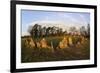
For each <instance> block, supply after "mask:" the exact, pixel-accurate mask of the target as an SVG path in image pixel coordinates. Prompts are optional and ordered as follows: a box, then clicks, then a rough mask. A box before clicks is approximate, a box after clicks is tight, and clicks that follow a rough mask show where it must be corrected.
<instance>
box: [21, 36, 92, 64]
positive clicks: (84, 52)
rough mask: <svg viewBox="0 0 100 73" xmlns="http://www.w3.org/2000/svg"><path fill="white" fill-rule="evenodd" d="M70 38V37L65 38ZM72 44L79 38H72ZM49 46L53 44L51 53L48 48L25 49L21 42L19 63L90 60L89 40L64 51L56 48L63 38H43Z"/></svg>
mask: <svg viewBox="0 0 100 73" xmlns="http://www.w3.org/2000/svg"><path fill="white" fill-rule="evenodd" d="M66 37H70V36H66ZM72 38H73V43H75V42H76V41H77V39H78V38H79V37H77V36H76V37H73V36H72ZM33 39H34V38H33ZM41 39H42V38H37V39H34V41H40V40H41ZM45 39H46V40H47V42H48V45H50V42H51V41H52V42H53V47H54V49H53V51H52V49H50V48H27V47H25V45H24V41H23V40H22V41H21V43H22V44H21V62H22V63H28V62H46V61H64V60H66V61H67V60H86V59H89V58H90V40H89V39H87V40H85V41H84V43H82V44H79V45H77V44H76V45H73V46H69V47H67V48H64V49H60V48H56V47H57V46H58V44H59V42H60V41H61V40H62V39H63V36H55V37H45Z"/></svg>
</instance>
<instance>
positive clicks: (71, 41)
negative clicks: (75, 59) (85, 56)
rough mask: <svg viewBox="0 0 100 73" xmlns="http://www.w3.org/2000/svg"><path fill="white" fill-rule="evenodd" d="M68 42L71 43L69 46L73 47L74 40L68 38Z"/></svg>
mask: <svg viewBox="0 0 100 73" xmlns="http://www.w3.org/2000/svg"><path fill="white" fill-rule="evenodd" d="M68 41H69V45H70V46H72V45H73V40H72V38H71V37H69V38H68Z"/></svg>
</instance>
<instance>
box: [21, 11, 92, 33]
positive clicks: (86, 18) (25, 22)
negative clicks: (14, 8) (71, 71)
mask: <svg viewBox="0 0 100 73" xmlns="http://www.w3.org/2000/svg"><path fill="white" fill-rule="evenodd" d="M36 21H44V22H46V21H52V22H62V23H65V25H69V24H74V25H75V26H77V24H78V25H84V26H87V24H90V13H87V12H85V13H83V12H81V13H80V12H63V11H62V12H58V11H57V12H56V11H39V10H37V11H36V10H21V24H22V32H27V31H28V27H29V25H30V24H32V23H34V22H36Z"/></svg>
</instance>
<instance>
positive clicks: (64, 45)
mask: <svg viewBox="0 0 100 73" xmlns="http://www.w3.org/2000/svg"><path fill="white" fill-rule="evenodd" d="M59 47H60V48H61V49H63V48H67V47H68V40H67V38H66V37H64V38H63V40H62V41H61V42H60V43H59Z"/></svg>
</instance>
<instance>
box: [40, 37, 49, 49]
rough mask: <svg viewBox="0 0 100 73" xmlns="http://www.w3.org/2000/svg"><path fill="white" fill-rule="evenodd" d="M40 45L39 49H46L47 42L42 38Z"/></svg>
mask: <svg viewBox="0 0 100 73" xmlns="http://www.w3.org/2000/svg"><path fill="white" fill-rule="evenodd" d="M40 44H41V47H42V48H48V45H47V41H46V39H45V38H43V39H42V40H41V41H40Z"/></svg>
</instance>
